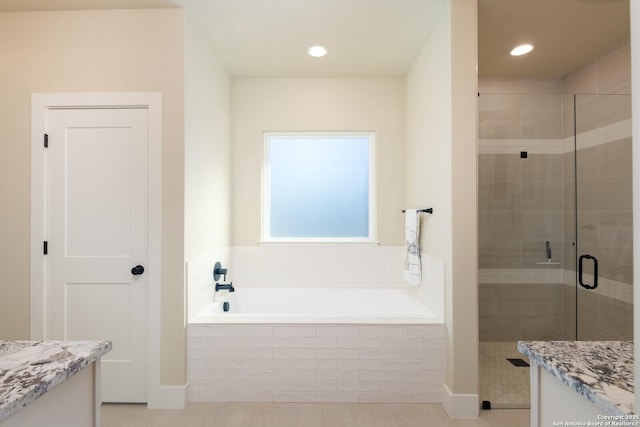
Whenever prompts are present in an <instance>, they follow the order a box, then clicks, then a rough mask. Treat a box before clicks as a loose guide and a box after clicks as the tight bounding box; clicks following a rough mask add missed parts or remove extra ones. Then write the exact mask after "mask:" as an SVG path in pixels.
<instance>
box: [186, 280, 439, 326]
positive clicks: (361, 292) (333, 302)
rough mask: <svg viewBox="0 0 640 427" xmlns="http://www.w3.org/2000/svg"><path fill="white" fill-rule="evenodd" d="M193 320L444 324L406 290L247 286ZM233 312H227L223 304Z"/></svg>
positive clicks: (223, 294) (227, 294)
mask: <svg viewBox="0 0 640 427" xmlns="http://www.w3.org/2000/svg"><path fill="white" fill-rule="evenodd" d="M216 299H217V301H214V303H212V304H210V305H209V306H207V307H206V308H205V309H204V310H202V311H201V312H200V313H199V314H198V316H197V317H196V318H195V319H194V321H193V322H191V323H199V324H202V323H303V324H308V323H331V324H425V323H442V320H441V319H438V318H437V316H436V315H434V313H432V312H431V311H430V310H429V309H428V308H427V307H425V306H424V305H423V304H422V303H420V301H418V300H417V299H416V298H415V297H414V296H413V295H411V294H410V293H408V292H407V291H405V290H403V289H393V288H389V289H369V288H324V289H321V288H243V287H240V286H238V287H236V289H235V292H224V291H223V292H221V293H219V294H218V295H217V297H216ZM224 301H228V302H229V307H230V309H229V311H227V312H225V311H223V308H222V307H223V302H224Z"/></svg>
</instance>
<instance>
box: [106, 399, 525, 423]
mask: <svg viewBox="0 0 640 427" xmlns="http://www.w3.org/2000/svg"><path fill="white" fill-rule="evenodd" d="M529 417H530V415H529V410H526V409H501V410H491V411H482V412H481V415H480V417H479V418H475V419H451V418H449V417H448V416H447V414H446V412H445V410H444V409H443V408H442V405H439V404H363V403H360V404H344V403H192V404H189V406H188V407H187V408H185V409H183V410H160V409H147V407H146V406H145V405H127V404H103V405H102V426H103V427H128V426H144V427H165V426H166V427H193V426H198V427H200V426H207V427H525V426H529V425H530V421H529V420H530V418H529Z"/></svg>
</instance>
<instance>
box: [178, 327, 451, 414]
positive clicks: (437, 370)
mask: <svg viewBox="0 0 640 427" xmlns="http://www.w3.org/2000/svg"><path fill="white" fill-rule="evenodd" d="M187 347H188V349H187V354H188V380H189V400H190V401H192V402H380V403H439V402H441V394H442V383H443V382H444V377H445V368H446V338H445V329H444V325H442V324H425V325H389V326H387V325H341V324H336V325H327V324H322V325H308V324H307V325H299V326H298V325H278V324H274V325H237V324H234V325H229V324H219V325H216V324H190V325H188V328H187Z"/></svg>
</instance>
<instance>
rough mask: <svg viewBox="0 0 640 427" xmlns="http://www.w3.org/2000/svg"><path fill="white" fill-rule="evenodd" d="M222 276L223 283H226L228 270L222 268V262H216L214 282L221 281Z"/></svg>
mask: <svg viewBox="0 0 640 427" xmlns="http://www.w3.org/2000/svg"><path fill="white" fill-rule="evenodd" d="M220 276H223V277H224V278H223V279H222V281H223V282H224V281H226V280H227V269H226V268H222V264H220V262H216V263H215V265H214V266H213V281H214V282H217V281H218V280H220Z"/></svg>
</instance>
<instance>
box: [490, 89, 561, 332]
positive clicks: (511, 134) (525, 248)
mask: <svg viewBox="0 0 640 427" xmlns="http://www.w3.org/2000/svg"><path fill="white" fill-rule="evenodd" d="M480 90H481V95H480V98H479V109H478V110H479V111H478V116H479V130H478V132H479V140H480V147H479V163H478V173H479V179H478V180H479V224H478V229H479V260H478V261H479V267H480V268H481V269H516V270H521V269H559V268H561V265H557V266H540V265H537V263H542V262H545V261H546V260H547V255H546V248H545V243H546V241H549V242H550V243H551V248H552V252H553V253H552V255H553V262H560V263H561V262H562V256H563V251H562V246H563V245H562V240H563V229H562V224H563V212H562V210H563V186H562V168H563V154H562V133H563V128H562V105H563V103H562V96H561V85H560V81H559V80H558V79H481V81H480ZM483 91H487V92H489V91H493V92H497V93H485V92H483ZM523 93H526V94H523ZM521 152H526V158H523V157H522V156H521ZM563 288H564V287H563V286H561V285H559V284H558V283H496V282H492V283H481V284H480V293H479V295H480V301H479V303H480V306H479V310H480V339H481V341H513V340H517V339H563V338H564V328H563V327H558V325H562V324H563V321H564V314H563V312H564V292H563Z"/></svg>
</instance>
